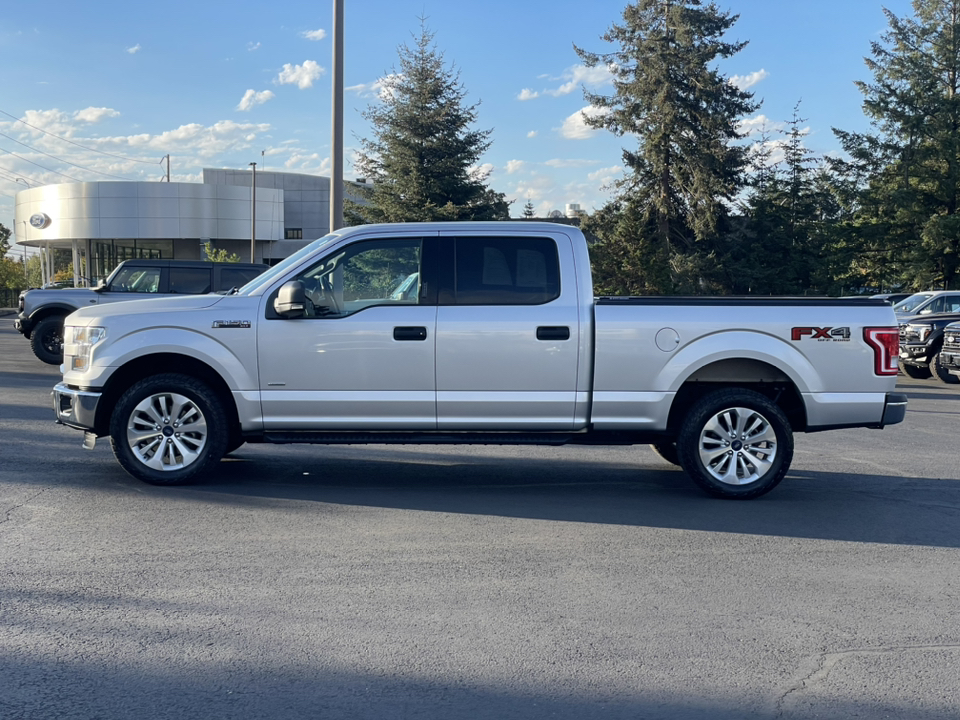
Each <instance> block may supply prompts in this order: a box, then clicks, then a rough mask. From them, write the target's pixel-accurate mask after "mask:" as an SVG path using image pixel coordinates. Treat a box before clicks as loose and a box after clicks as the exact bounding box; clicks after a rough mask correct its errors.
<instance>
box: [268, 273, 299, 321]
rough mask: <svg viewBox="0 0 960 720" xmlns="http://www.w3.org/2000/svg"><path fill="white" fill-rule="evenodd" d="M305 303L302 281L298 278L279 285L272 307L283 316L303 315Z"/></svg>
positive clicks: (295, 316)
mask: <svg viewBox="0 0 960 720" xmlns="http://www.w3.org/2000/svg"><path fill="white" fill-rule="evenodd" d="M306 305H307V294H306V293H305V292H304V290H303V283H302V282H300V281H299V280H291V281H290V282H286V283H284V284H283V285H281V286H280V292H278V293H277V298H276V300H274V301H273V309H274V310H275V311H276V313H277V315H279V316H280V317H285V318H298V317H303V313H304V309H305V308H306Z"/></svg>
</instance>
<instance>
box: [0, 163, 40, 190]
mask: <svg viewBox="0 0 960 720" xmlns="http://www.w3.org/2000/svg"><path fill="white" fill-rule="evenodd" d="M0 170H3V171H4V172H5V173H7V174H8V175H10V177H11V178H13V181H14V182H16V181H17V178H20V179H21V180H26V181H27V182H29V183H33V184H34V185H43V183H42V182H41V181H40V180H34V179H33V178H32V177H27V176H26V175H24V174H23V173H18V172H16V171H15V170H11V169H10V168H7V167H3V166H2V165H0Z"/></svg>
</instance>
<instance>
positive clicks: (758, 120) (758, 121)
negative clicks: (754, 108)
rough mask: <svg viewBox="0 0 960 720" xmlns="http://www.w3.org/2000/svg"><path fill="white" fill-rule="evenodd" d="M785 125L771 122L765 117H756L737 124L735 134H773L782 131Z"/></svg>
mask: <svg viewBox="0 0 960 720" xmlns="http://www.w3.org/2000/svg"><path fill="white" fill-rule="evenodd" d="M786 126H787V125H786V123H782V122H771V120H770V118H768V117H767V116H766V115H757V116H756V117H752V118H747V119H746V120H741V121H740V122H739V123H737V132H739V133H740V134H742V135H759V134H760V133H762V132H767V133H775V132H779V131H781V130H783V129H784V128H785V127H786Z"/></svg>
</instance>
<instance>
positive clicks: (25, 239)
mask: <svg viewBox="0 0 960 720" xmlns="http://www.w3.org/2000/svg"><path fill="white" fill-rule="evenodd" d="M15 182H22V183H23V184H24V187H26V188H27V189H28V190H29V189H30V183H28V182H27V181H26V180H24V179H23V178H17V179H16V181H15ZM20 222H22V223H23V280H24V282H26V284H27V285H29V284H30V282H29V280H30V274H29V273H28V272H27V221H26V220H21V221H20Z"/></svg>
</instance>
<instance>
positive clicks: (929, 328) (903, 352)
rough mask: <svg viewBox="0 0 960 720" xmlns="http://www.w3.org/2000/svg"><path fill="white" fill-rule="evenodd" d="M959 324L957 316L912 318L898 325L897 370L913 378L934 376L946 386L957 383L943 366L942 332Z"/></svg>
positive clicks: (934, 315) (959, 319)
mask: <svg viewBox="0 0 960 720" xmlns="http://www.w3.org/2000/svg"><path fill="white" fill-rule="evenodd" d="M957 321H960V313H941V314H931V315H912V316H910V317H909V318H906V319H905V320H902V321H901V323H900V369H901V370H902V371H903V373H904V374H905V375H907V376H909V377H912V378H928V377H930V376H931V375H936V376H937V377H938V378H939V379H940V380H942V381H943V382H945V383H950V384H954V383H958V382H960V378H958V377H956V376H955V375H951V374H950V371H949V370H948V369H947V368H946V367H945V366H944V364H943V357H942V350H943V345H944V334H945V329H946V328H947V326H948V325H950V324H951V323H954V322H957Z"/></svg>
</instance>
